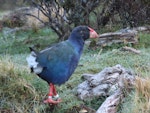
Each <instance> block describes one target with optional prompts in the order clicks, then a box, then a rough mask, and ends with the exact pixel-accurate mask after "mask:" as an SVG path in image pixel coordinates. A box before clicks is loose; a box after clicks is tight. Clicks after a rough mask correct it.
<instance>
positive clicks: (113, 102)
mask: <svg viewBox="0 0 150 113" xmlns="http://www.w3.org/2000/svg"><path fill="white" fill-rule="evenodd" d="M122 98H123V93H122V91H121V90H120V89H119V90H117V91H116V92H115V93H114V94H113V95H111V96H109V97H108V98H107V99H106V100H105V101H104V102H103V104H102V105H101V106H100V107H99V109H98V110H97V111H96V113H116V112H117V109H116V107H117V106H118V104H119V103H120V101H121V99H122Z"/></svg>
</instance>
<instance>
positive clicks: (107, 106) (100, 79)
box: [77, 65, 135, 113]
mask: <svg viewBox="0 0 150 113" xmlns="http://www.w3.org/2000/svg"><path fill="white" fill-rule="evenodd" d="M83 77H84V79H85V81H84V82H83V83H81V84H79V85H78V88H77V95H78V97H79V98H80V99H81V100H86V99H87V98H92V97H98V96H109V97H108V98H107V99H106V100H105V102H104V103H103V104H102V105H101V107H100V108H99V109H98V110H97V112H96V113H115V112H116V110H117V106H118V104H119V103H120V102H121V100H122V98H123V97H124V90H126V91H130V90H131V89H133V86H134V84H135V76H134V73H133V72H132V71H130V70H127V69H125V68H124V67H122V66H121V65H116V66H113V67H107V68H105V69H103V70H102V71H101V72H100V73H98V74H95V75H92V74H84V75H83Z"/></svg>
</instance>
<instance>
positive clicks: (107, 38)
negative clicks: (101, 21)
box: [97, 26, 150, 46]
mask: <svg viewBox="0 0 150 113" xmlns="http://www.w3.org/2000/svg"><path fill="white" fill-rule="evenodd" d="M138 32H142V33H150V26H142V27H135V28H132V29H130V28H125V29H121V30H119V31H116V32H110V33H104V34H100V36H99V39H98V41H97V45H100V46H106V45H111V44H114V43H115V44H116V43H131V44H136V43H138V39H139V35H138Z"/></svg>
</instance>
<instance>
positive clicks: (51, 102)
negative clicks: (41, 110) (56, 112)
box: [44, 98, 62, 104]
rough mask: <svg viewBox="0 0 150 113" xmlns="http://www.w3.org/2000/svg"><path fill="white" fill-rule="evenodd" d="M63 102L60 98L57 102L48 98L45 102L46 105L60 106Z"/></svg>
mask: <svg viewBox="0 0 150 113" xmlns="http://www.w3.org/2000/svg"><path fill="white" fill-rule="evenodd" d="M60 102H62V100H61V99H60V98H59V99H57V100H53V99H52V98H48V99H46V100H44V103H49V104H58V103H60Z"/></svg>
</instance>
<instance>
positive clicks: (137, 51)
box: [122, 46, 141, 54]
mask: <svg viewBox="0 0 150 113" xmlns="http://www.w3.org/2000/svg"><path fill="white" fill-rule="evenodd" d="M122 50H125V51H129V52H133V53H135V54H140V53H141V51H140V50H137V49H134V48H132V47H127V46H125V47H123V48H122Z"/></svg>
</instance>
